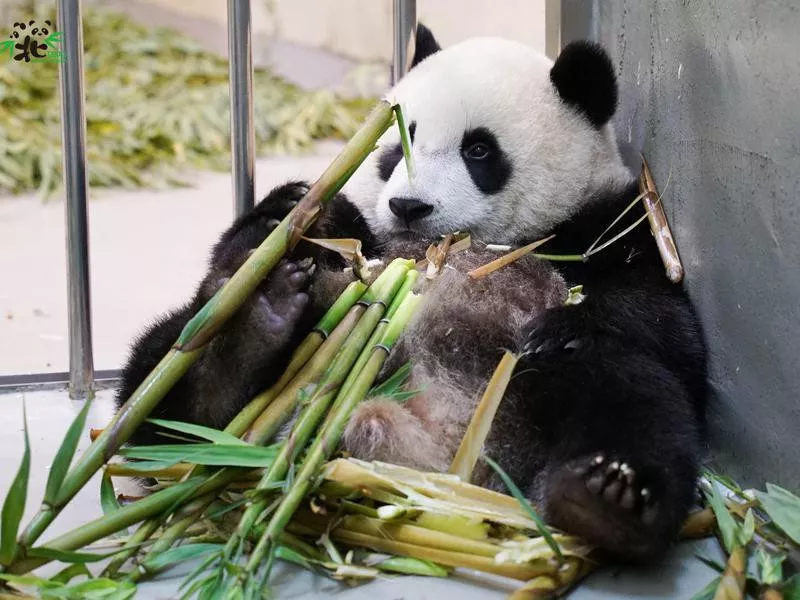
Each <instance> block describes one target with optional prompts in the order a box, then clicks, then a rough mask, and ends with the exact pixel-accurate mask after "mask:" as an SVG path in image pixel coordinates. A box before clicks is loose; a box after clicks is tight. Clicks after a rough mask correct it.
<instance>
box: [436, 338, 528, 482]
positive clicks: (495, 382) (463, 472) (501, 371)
mask: <svg viewBox="0 0 800 600" xmlns="http://www.w3.org/2000/svg"><path fill="white" fill-rule="evenodd" d="M518 360H519V357H518V356H516V355H515V354H513V353H511V352H508V351H507V352H506V353H505V354H504V355H503V358H502V359H501V360H500V364H498V365H497V368H496V369H495V371H494V374H493V375H492V378H491V379H490V380H489V384H488V385H487V386H486V391H485V392H484V393H483V397H482V398H481V401H480V403H479V404H478V407H477V408H476V409H475V413H474V414H473V415H472V420H471V421H470V423H469V427H467V431H466V433H464V437H463V438H462V439H461V445H459V447H458V451H457V452H456V456H455V458H454V459H453V463H452V464H451V465H450V471H449V472H450V473H452V474H453V475H457V476H458V477H459V478H460V479H462V480H463V481H466V482H469V481H470V480H471V478H472V472H473V471H474V470H475V464H476V463H477V462H478V458H479V457H480V455H481V451H482V450H483V444H484V442H485V441H486V437H487V436H488V435H489V431H490V430H491V428H492V423H493V422H494V416H495V414H497V408H498V407H499V406H500V402H501V401H502V400H503V396H504V395H505V393H506V388H507V387H508V382H509V381H511V375H512V374H513V373H514V367H515V366H516V365H517V361H518Z"/></svg>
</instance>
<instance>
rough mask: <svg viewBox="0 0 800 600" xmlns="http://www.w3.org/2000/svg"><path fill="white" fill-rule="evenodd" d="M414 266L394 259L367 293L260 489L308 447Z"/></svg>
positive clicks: (252, 514) (229, 550)
mask: <svg viewBox="0 0 800 600" xmlns="http://www.w3.org/2000/svg"><path fill="white" fill-rule="evenodd" d="M413 266H414V262H413V261H407V260H403V259H397V260H395V261H393V262H392V263H390V264H389V265H388V266H387V267H386V269H384V271H383V273H381V274H380V275H379V276H378V278H377V279H376V280H375V281H374V282H373V284H372V285H371V286H370V287H369V288H368V289H367V291H366V292H365V293H364V295H363V297H362V300H361V302H363V303H368V304H369V307H368V308H367V310H366V311H365V312H364V315H363V316H362V317H361V319H360V320H359V322H358V324H357V325H356V326H355V328H354V329H353V331H352V333H351V334H350V337H348V338H347V341H346V342H345V344H344V345H343V346H342V349H341V350H340V351H339V353H338V354H337V356H336V358H335V359H334V360H333V362H332V363H331V364H330V366H329V367H328V369H327V370H326V372H325V374H324V376H323V377H322V379H321V380H320V382H319V384H318V385H317V389H316V391H315V392H314V394H313V395H312V397H311V398H310V400H309V401H308V405H307V406H306V408H305V409H304V410H303V412H302V413H301V414H300V416H299V417H298V419H297V422H296V423H295V426H294V427H293V428H292V432H291V433H290V434H289V437H288V438H287V440H286V441H285V442H284V443H283V444H282V446H281V450H280V452H279V453H278V456H277V457H276V458H275V461H274V462H273V463H272V465H271V466H270V468H269V469H268V470H267V471H266V472H265V474H264V477H263V478H262V479H261V481H260V482H259V484H258V486H257V487H256V489H257V490H266V489H269V488H271V487H272V486H273V484H275V483H277V482H280V481H281V480H283V479H284V477H286V473H287V472H288V471H289V467H290V466H291V465H292V464H294V461H295V459H296V458H297V455H298V454H299V452H301V451H302V450H303V448H305V446H306V444H307V443H308V440H309V438H310V437H311V436H312V435H313V433H314V431H315V430H316V428H317V425H319V422H320V420H322V417H323V415H324V414H325V412H326V410H327V409H328V407H329V406H330V403H331V402H332V401H333V399H334V398H335V397H336V395H337V392H338V391H339V389H340V388H341V387H342V384H343V382H344V381H345V380H346V379H347V378H348V374H349V373H351V372H353V365H354V364H355V362H356V360H357V359H358V357H359V355H360V354H361V351H362V349H363V348H364V347H365V345H366V344H367V342H368V341H369V338H370V336H371V334H372V333H373V331H374V330H375V328H376V326H377V325H378V323H379V321H380V320H381V317H382V316H383V314H384V312H385V311H386V306H387V305H388V304H389V303H390V302H391V300H392V298H394V296H395V295H396V294H397V292H398V290H399V289H400V288H401V287H402V286H403V284H404V282H405V276H406V273H407V272H408V271H409V269H411V268H413ZM267 504H268V500H266V499H261V500H256V501H254V502H253V503H252V504H251V505H250V506H248V508H247V510H246V511H245V513H244V515H242V518H241V519H240V521H239V526H238V527H237V530H236V532H235V533H234V534H233V535H232V536H231V537H230V539H229V540H228V543H227V544H226V547H225V550H224V555H225V556H226V557H228V558H230V557H231V556H233V555H234V553H235V552H237V551H238V549H239V547H240V544H241V542H242V541H243V540H245V539H247V537H248V535H249V533H250V530H251V529H252V527H253V526H254V525H255V523H256V521H257V520H258V518H259V516H260V515H261V513H262V512H263V511H264V509H265V508H266V506H267Z"/></svg>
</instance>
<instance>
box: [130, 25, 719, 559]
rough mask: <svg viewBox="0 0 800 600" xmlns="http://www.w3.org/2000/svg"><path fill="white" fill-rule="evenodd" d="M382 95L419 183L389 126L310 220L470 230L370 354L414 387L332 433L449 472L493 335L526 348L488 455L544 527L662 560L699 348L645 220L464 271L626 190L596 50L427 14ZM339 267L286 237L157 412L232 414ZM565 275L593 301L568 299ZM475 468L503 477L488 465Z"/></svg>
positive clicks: (325, 302)
mask: <svg viewBox="0 0 800 600" xmlns="http://www.w3.org/2000/svg"><path fill="white" fill-rule="evenodd" d="M389 96H390V97H391V98H392V99H394V100H396V101H399V102H401V103H402V104H403V106H404V108H405V109H406V112H407V117H408V119H409V121H410V122H411V130H412V134H413V154H414V161H415V167H416V175H415V177H414V178H413V180H411V181H409V178H408V175H407V172H406V169H405V165H404V164H403V162H402V160H401V158H402V153H401V150H400V146H399V136H398V134H397V132H396V129H394V128H392V129H391V130H389V131H388V132H387V133H386V134H385V136H384V137H383V138H382V139H381V141H380V143H379V147H378V149H377V150H376V151H375V152H374V153H373V154H371V155H370V157H369V158H368V159H367V161H366V162H365V163H364V165H362V167H361V168H360V169H359V171H357V173H356V174H355V175H354V176H353V178H352V179H351V180H350V182H348V184H347V186H346V187H345V188H344V190H343V193H342V194H339V195H338V196H337V197H336V198H334V199H333V200H332V201H331V203H330V205H329V207H328V208H327V210H326V211H325V213H324V215H323V216H322V217H321V218H320V220H319V221H318V222H317V223H315V224H314V226H313V227H312V231H311V232H310V233H309V235H312V236H318V237H357V238H359V239H361V240H362V242H363V246H364V251H365V254H367V255H368V256H370V257H383V258H391V257H394V256H406V257H414V258H420V257H422V256H424V250H425V248H426V247H427V246H428V244H429V243H430V242H431V241H434V240H436V239H439V238H440V236H441V235H442V234H446V233H451V232H453V231H469V232H470V233H471V235H472V239H473V247H472V249H471V250H470V251H468V252H464V253H461V254H456V255H453V256H452V257H451V258H450V259H449V261H448V263H449V264H448V267H447V268H446V269H445V270H444V274H443V275H442V276H441V277H440V278H438V279H437V280H435V281H434V282H433V283H429V282H426V281H425V280H424V278H421V280H420V288H421V290H422V291H424V292H425V304H424V305H423V308H422V310H421V311H420V314H419V316H418V317H417V318H416V320H415V321H414V322H413V323H412V324H411V326H410V328H409V330H408V331H407V333H406V334H405V335H404V337H403V338H402V340H401V342H400V344H399V345H398V346H397V347H396V348H395V350H394V351H393V353H392V355H391V357H390V360H389V361H388V363H387V365H386V367H385V369H384V376H386V375H388V374H391V373H392V372H393V370H394V369H396V368H397V367H398V366H399V365H401V364H403V363H405V362H406V361H409V360H410V361H411V363H412V365H413V370H412V376H411V381H410V382H409V389H415V390H416V389H419V390H421V392H420V393H419V394H418V395H417V396H416V397H414V398H412V399H411V400H409V401H408V402H407V403H406V404H404V405H400V404H398V403H397V402H394V401H390V400H385V399H381V398H372V399H369V400H368V401H366V402H365V403H363V404H362V405H361V406H360V407H359V408H358V409H357V410H356V412H355V413H354V414H353V416H352V419H351V421H350V424H349V425H348V428H347V430H346V432H345V438H344V446H345V448H346V449H347V450H348V451H349V452H351V453H352V454H354V455H356V456H358V457H361V458H364V459H376V460H383V461H388V462H395V463H399V464H408V465H413V466H416V467H418V468H423V469H431V470H444V469H446V468H447V466H448V465H449V462H450V460H451V459H452V457H453V454H454V452H455V449H456V448H457V445H458V442H459V440H460V438H461V435H462V434H463V431H464V428H465V427H466V425H467V423H468V421H469V418H470V417H471V414H472V411H473V409H474V407H475V404H476V402H477V400H478V398H479V396H480V392H481V390H482V389H483V387H484V386H485V384H486V382H487V381H488V379H489V377H490V376H491V373H492V371H493V369H494V368H495V366H496V365H497V362H498V360H499V358H500V356H501V355H502V352H503V350H504V349H512V350H516V351H519V352H523V353H524V355H523V358H522V359H521V360H520V362H519V364H518V366H517V369H516V374H515V377H514V378H513V380H512V382H511V384H510V385H509V388H508V391H507V394H506V396H505V398H504V400H503V403H502V404H501V408H500V410H499V412H498V415H497V417H496V419H495V423H494V425H493V428H492V432H491V434H490V437H489V440H488V441H487V444H486V447H485V452H486V454H487V455H488V456H491V457H493V458H494V459H495V460H497V461H498V462H499V463H500V465H501V466H502V467H503V468H504V469H505V470H506V471H507V472H508V473H509V474H510V475H511V477H512V478H513V479H514V480H515V481H516V482H517V483H518V484H519V485H521V486H522V487H523V488H524V489H525V490H526V491H527V493H528V495H529V496H530V497H531V498H532V499H533V500H535V501H536V502H537V503H538V505H539V506H540V508H541V509H542V510H543V511H544V512H545V516H546V518H547V519H548V520H549V522H550V523H552V524H553V525H555V526H557V527H559V528H562V529H564V530H567V531H570V532H572V533H575V534H578V535H582V536H584V537H585V538H587V539H588V540H589V541H590V542H591V543H593V544H594V545H596V546H597V547H598V548H600V549H601V551H605V553H607V554H608V555H610V556H612V557H614V558H616V559H620V560H631V561H647V560H653V559H656V558H658V557H659V556H661V555H662V553H663V551H664V550H665V549H666V548H667V547H668V546H669V543H670V541H671V540H672V539H673V538H674V536H675V534H676V532H677V530H678V527H679V525H680V524H681V522H682V520H683V518H684V517H685V515H686V513H687V511H688V509H689V507H690V505H691V503H692V500H693V493H694V482H695V478H696V475H697V470H698V461H699V457H700V455H701V448H702V445H703V442H702V440H703V427H704V411H705V389H706V388H705V381H706V351H705V346H704V342H703V336H702V330H701V326H700V323H699V321H698V319H697V317H696V315H695V313H694V310H693V308H692V306H691V304H690V302H689V300H688V299H687V297H686V295H685V293H684V291H683V290H682V289H681V287H680V286H675V285H673V284H671V283H669V282H668V281H667V279H666V277H665V276H664V270H663V266H662V265H661V263H660V259H659V256H658V253H657V250H656V246H655V243H654V242H653V240H652V237H651V235H650V233H649V230H647V227H646V224H645V225H644V226H640V227H637V228H635V229H634V230H633V231H632V232H631V233H630V234H629V235H627V236H626V237H624V238H622V239H620V240H619V241H617V242H616V243H615V244H613V245H611V246H610V247H608V248H607V249H606V250H603V251H602V252H601V253H599V254H597V255H594V256H593V257H592V258H591V259H590V260H588V261H586V262H546V261H542V260H538V259H536V258H532V257H528V258H526V259H523V260H521V261H519V262H517V263H515V264H513V265H511V266H509V267H506V268H504V269H502V270H500V271H497V272H496V273H494V274H492V275H490V276H489V277H487V278H486V279H484V280H477V281H475V280H472V279H470V278H468V277H467V276H466V275H465V273H466V271H468V270H469V269H471V268H473V267H475V266H477V265H479V264H483V263H486V262H488V261H489V260H491V259H492V258H494V257H495V256H494V255H491V254H489V253H487V252H486V251H485V248H484V246H485V244H487V243H505V244H513V245H520V244H523V243H526V242H530V241H533V240H535V239H539V238H540V237H542V236H544V235H545V234H550V233H555V236H556V237H555V238H554V239H553V240H552V241H551V242H549V244H548V246H547V247H546V250H547V252H548V253H551V254H575V253H580V252H582V251H584V250H586V249H587V248H588V247H589V246H590V245H591V244H592V243H593V242H594V241H595V239H596V238H597V237H598V236H599V235H600V234H601V233H602V232H603V230H604V229H605V228H606V227H607V226H608V225H609V224H610V223H611V222H612V221H613V220H614V219H615V218H616V217H617V216H619V215H620V213H621V212H622V211H623V210H624V209H625V207H627V206H628V205H629V204H630V203H631V201H632V200H633V199H634V198H635V197H636V194H637V187H636V183H635V179H634V177H633V176H632V174H631V173H630V172H629V171H628V170H627V169H626V168H625V167H624V165H623V163H622V160H621V159H620V155H619V152H618V149H617V145H616V141H615V139H614V135H613V131H612V129H611V126H610V124H609V121H610V119H611V117H612V116H613V113H614V111H615V108H616V103H617V89H616V80H615V76H614V72H613V68H612V66H611V63H610V61H609V59H608V57H607V56H606V54H605V53H604V51H603V50H602V49H600V48H599V47H597V46H595V45H593V44H589V43H573V44H570V45H568V46H567V47H565V48H564V50H563V51H562V53H561V54H560V56H559V57H558V59H557V60H556V61H555V63H553V62H552V61H550V60H548V59H547V58H546V57H543V56H541V55H540V54H538V53H536V52H535V51H533V50H532V49H530V48H528V47H526V46H524V45H522V44H518V43H515V42H510V41H506V40H501V39H493V38H491V39H473V40H469V41H466V42H463V43H461V44H458V45H456V46H453V47H451V48H448V49H445V50H441V49H440V48H439V46H438V44H437V43H436V41H435V39H434V38H433V35H432V34H431V32H430V31H429V30H427V29H426V28H425V27H424V26H420V27H419V31H418V35H417V44H416V54H415V58H414V62H413V66H412V69H411V70H410V72H409V73H408V75H407V76H406V77H405V78H403V79H402V80H401V81H400V82H399V83H398V85H397V86H395V88H394V89H393V90H392V91H391V92H390V94H389ZM306 190H307V185H306V184H304V183H302V182H293V183H289V184H286V185H283V186H280V187H278V188H276V189H274V190H273V191H272V192H271V193H270V194H269V195H268V196H267V197H266V198H265V199H264V200H263V201H262V202H261V203H259V205H258V206H257V207H256V208H255V209H254V210H253V211H252V212H251V213H249V214H247V215H245V216H243V217H242V218H240V219H238V220H237V221H236V222H235V223H234V224H233V225H232V226H231V227H230V228H229V229H228V230H227V231H226V232H225V233H224V234H223V235H222V237H221V238H220V241H219V242H218V243H217V245H216V246H215V247H214V249H213V252H212V257H211V261H210V268H209V271H208V273H207V275H206V277H205V278H204V280H203V282H202V283H201V285H200V286H199V288H198V290H197V292H196V294H195V296H194V297H193V299H192V300H191V301H190V302H189V303H188V304H187V305H185V306H183V307H181V308H179V309H177V310H175V311H173V312H171V313H169V314H167V315H165V316H164V317H163V318H161V319H159V320H158V321H157V322H156V323H155V324H154V325H153V326H152V327H151V328H149V329H148V330H147V331H146V332H145V333H144V335H143V336H142V337H141V338H139V340H137V341H136V343H135V344H134V348H133V352H132V354H131V357H130V359H129V361H128V364H127V365H126V367H125V370H124V372H123V380H122V385H121V387H120V390H119V392H118V399H119V401H120V402H123V401H124V400H126V399H127V398H128V397H129V396H130V394H131V393H132V391H133V390H134V389H135V388H136V387H137V385H138V384H139V383H140V382H141V381H142V379H143V378H144V377H145V376H146V375H147V373H149V371H150V370H151V369H152V368H153V367H154V366H155V365H156V363H157V362H158V360H159V359H160V358H161V357H162V356H163V355H164V353H165V352H166V351H167V350H168V349H169V347H170V345H171V344H172V343H173V342H174V340H175V339H176V338H177V336H178V334H179V332H180V330H181V329H182V327H183V325H185V323H186V322H187V321H188V319H189V318H190V317H191V316H192V315H193V314H194V313H195V312H196V311H197V309H198V308H199V307H200V306H202V304H203V303H204V302H205V301H207V300H208V299H209V298H210V296H211V295H212V294H213V293H214V291H216V289H218V288H219V286H220V285H221V284H222V283H223V282H224V281H225V280H226V278H227V277H230V275H231V274H232V273H233V272H234V271H235V270H236V269H237V268H238V267H239V266H240V265H241V264H242V262H243V261H244V260H245V259H246V257H247V255H248V252H249V251H250V250H251V249H252V248H254V247H255V246H257V245H258V244H259V243H260V242H261V241H262V240H263V239H264V237H266V235H267V234H268V233H269V231H271V229H272V228H274V227H275V225H276V224H277V220H278V219H281V218H283V217H284V216H285V215H286V214H287V212H288V211H289V210H290V209H291V207H292V206H294V204H295V203H296V202H297V201H298V200H299V199H300V198H301V197H302V195H303V194H304V193H305V191H306ZM635 212H637V211H631V213H630V214H631V216H630V217H629V218H627V217H626V219H624V220H623V222H622V223H621V224H620V227H624V226H625V225H626V224H628V223H631V222H632V221H633V220H634V219H635V218H637V217H638V216H639V214H640V213H639V214H633V213H635ZM309 258H313V259H314V262H315V263H316V264H315V266H314V267H311V266H310V265H311V261H310V260H309ZM343 266H344V265H343V264H341V262H340V260H339V259H338V257H336V256H332V255H330V253H325V252H323V251H320V250H319V249H318V248H317V247H315V246H311V245H300V246H298V248H297V249H296V251H295V252H294V254H293V255H292V256H291V257H289V259H287V260H285V261H284V262H283V263H282V264H281V265H280V266H279V267H278V268H277V270H276V271H275V272H274V273H272V274H271V275H270V276H268V277H267V279H266V280H265V282H264V283H263V284H262V286H261V288H260V290H259V293H257V294H256V295H255V297H254V298H253V299H251V300H250V301H249V302H248V303H247V304H246V305H245V306H244V307H243V308H242V309H241V310H240V311H239V312H238V313H237V315H235V317H234V319H232V320H231V321H230V322H229V324H228V325H227V326H226V328H225V329H224V330H223V331H222V332H221V333H220V334H219V335H218V336H217V338H216V339H215V340H214V341H213V342H212V343H211V344H210V347H209V348H208V349H207V350H206V352H205V353H204V354H203V356H202V357H201V359H200V360H199V361H198V362H197V363H196V364H195V365H193V366H192V367H191V368H190V370H189V371H188V372H187V374H186V375H185V376H184V377H183V378H182V379H181V381H180V382H179V383H178V385H177V386H176V387H175V388H174V389H173V390H172V391H171V392H170V393H169V394H168V395H167V397H166V398H165V399H164V400H163V401H162V403H161V404H160V406H159V407H158V408H157V410H156V411H155V413H154V415H155V416H159V417H162V418H172V419H179V420H190V421H195V422H199V423H203V424H206V425H211V426H216V427H224V425H225V424H226V423H227V422H228V421H229V420H230V419H231V418H232V417H233V416H234V415H235V414H236V413H237V412H238V411H239V409H240V408H241V407H242V406H243V405H244V403H246V402H247V401H248V400H249V399H250V398H251V397H252V396H253V395H255V394H256V393H258V392H259V391H261V390H263V389H265V388H266V387H267V386H269V385H270V384H271V383H273V382H274V381H275V380H276V379H277V377H278V376H279V374H280V373H281V372H282V370H283V367H284V366H285V364H286V361H287V360H288V357H289V354H290V350H291V348H292V347H293V346H294V345H295V344H296V343H297V342H298V341H299V340H300V339H302V337H303V336H304V335H305V334H306V333H307V332H308V330H309V328H310V327H311V326H312V324H313V323H314V322H315V321H316V320H317V319H318V317H319V316H320V314H321V311H323V310H324V309H325V308H327V307H328V306H329V305H330V303H331V302H332V301H333V299H334V298H335V297H336V295H337V294H338V292H339V291H341V289H342V288H343V287H344V285H346V283H348V282H349V280H350V277H352V275H347V274H345V273H343V272H342V267H343ZM574 284H583V285H584V291H585V293H586V294H587V298H586V300H585V301H584V302H583V303H581V304H579V305H577V306H564V299H565V298H566V292H567V288H568V286H569V285H574ZM156 433H157V432H156V430H155V429H153V428H151V427H150V426H143V427H141V428H140V429H139V431H138V432H136V434H135V435H134V437H133V440H132V441H133V442H134V443H145V442H147V443H153V442H158V441H160V440H159V436H157V435H156ZM477 476H478V482H479V483H481V484H483V485H486V486H489V487H494V488H498V489H501V484H500V483H499V481H498V480H497V479H496V477H495V476H494V475H493V474H491V473H490V472H489V470H488V469H486V468H485V467H483V468H481V469H480V472H479V473H478V474H477Z"/></svg>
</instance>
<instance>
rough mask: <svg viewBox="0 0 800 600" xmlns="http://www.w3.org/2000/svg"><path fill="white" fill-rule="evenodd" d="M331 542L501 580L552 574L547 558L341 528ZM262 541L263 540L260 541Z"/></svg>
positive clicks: (301, 529)
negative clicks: (510, 557)
mask: <svg viewBox="0 0 800 600" xmlns="http://www.w3.org/2000/svg"><path fill="white" fill-rule="evenodd" d="M289 530H290V531H291V532H292V533H295V534H297V535H314V536H319V535H321V534H322V533H325V532H326V530H317V529H314V528H311V527H308V526H304V525H301V524H299V523H295V522H292V523H291V524H290V526H289ZM330 536H331V537H332V538H333V539H334V540H338V541H341V542H344V543H346V544H348V545H351V546H354V547H360V548H369V549H370V550H375V551H376V552H386V553H387V554H393V555H400V556H411V557H414V558H421V559H423V560H429V561H431V562H435V563H438V564H441V565H446V566H448V567H454V568H466V569H475V570H476V571H482V572H484V573H492V574H495V575H500V576H503V577H510V578H512V579H517V580H520V581H528V580H530V579H533V578H534V577H537V576H539V575H547V574H550V573H552V572H553V571H554V569H555V568H556V567H555V564H554V563H553V562H552V561H551V560H550V559H549V558H548V559H539V560H534V561H530V562H523V563H511V562H509V563H498V562H496V561H495V559H494V558H490V557H486V556H479V555H476V554H470V553H468V552H454V551H452V550H442V549H440V548H429V547H427V546H420V545H418V544H410V543H407V542H401V541H397V540H394V539H391V538H384V537H379V536H372V535H367V534H365V533H359V532H356V531H350V530H347V529H344V528H339V527H337V528H335V529H333V530H332V531H331V532H330ZM262 539H263V538H262Z"/></svg>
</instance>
